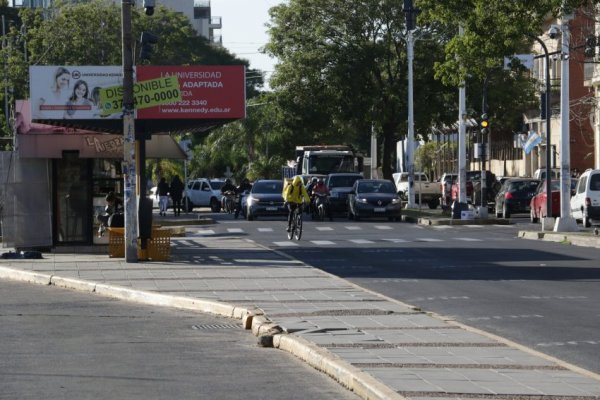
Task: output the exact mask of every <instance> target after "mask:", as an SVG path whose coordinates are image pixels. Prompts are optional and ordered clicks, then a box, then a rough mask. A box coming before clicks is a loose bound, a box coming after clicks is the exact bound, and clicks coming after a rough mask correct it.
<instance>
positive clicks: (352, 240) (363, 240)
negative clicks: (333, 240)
mask: <svg viewBox="0 0 600 400" xmlns="http://www.w3.org/2000/svg"><path fill="white" fill-rule="evenodd" d="M350 241H351V242H352V243H356V244H371V243H375V242H374V241H372V240H367V239H350Z"/></svg>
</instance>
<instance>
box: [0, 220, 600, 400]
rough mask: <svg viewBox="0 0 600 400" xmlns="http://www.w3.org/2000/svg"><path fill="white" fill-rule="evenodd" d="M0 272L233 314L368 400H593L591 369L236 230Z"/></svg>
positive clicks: (8, 263) (59, 257) (599, 383)
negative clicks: (153, 256) (129, 255)
mask: <svg viewBox="0 0 600 400" xmlns="http://www.w3.org/2000/svg"><path fill="white" fill-rule="evenodd" d="M182 219H183V218H182ZM0 278H3V279H13V280H21V281H29V282H33V283H38V284H44V285H47V284H54V285H56V286H59V287H65V288H71V289H77V290H83V291H89V292H94V293H96V294H98V295H102V296H110V297H115V298H120V299H126V300H131V301H138V302H143V303H146V304H153V305H158V306H166V307H179V308H187V309H194V310H198V311H202V312H208V313H213V314H217V315H222V316H225V317H228V318H235V319H238V320H239V321H240V325H241V326H243V327H244V328H247V329H252V332H253V333H254V334H255V335H257V336H259V341H260V343H261V344H263V345H273V346H274V347H277V348H279V349H282V350H285V351H288V352H290V353H292V354H294V355H296V356H297V357H299V358H301V359H302V360H304V361H305V362H307V363H309V364H310V365H312V366H314V367H315V368H317V369H319V370H321V371H324V372H325V373H327V374H328V375H330V376H332V377H333V378H334V379H336V380H337V381H339V382H340V383H341V384H342V385H344V386H346V387H348V388H349V389H351V390H353V391H355V392H356V393H357V394H358V395H359V396H360V397H362V398H365V399H402V398H410V399H449V398H453V399H457V398H470V399H472V398H478V399H501V400H506V399H531V400H533V399H536V400H537V399H543V400H545V399H559V398H560V399H561V400H563V399H567V400H569V399H573V400H575V399H578V400H579V399H583V400H588V399H589V400H591V399H596V400H597V399H600V376H599V375H598V374H594V373H592V372H589V371H586V370H583V369H581V368H578V367H576V366H573V365H569V364H567V363H565V362H562V361H560V360H557V359H554V358H552V357H549V356H546V355H543V354H541V353H538V352H535V351H533V350H531V349H528V348H525V347H523V346H520V345H518V344H515V343H512V342H510V341H507V340H505V339H502V338H499V337H495V336H493V335H490V334H487V333H485V332H481V331H478V330H476V329H473V328H470V327H467V326H464V325H462V324H459V323H457V322H455V321H452V320H449V319H447V318H444V317H442V316H439V315H434V314H431V313H427V312H423V311H421V310H419V309H415V308H413V307H411V306H410V305H407V304H402V303H400V302H397V301H395V300H392V299H389V298H387V297H383V296H381V295H379V294H376V293H373V292H370V291H368V290H365V289H362V288H360V287H357V286H355V285H353V284H351V283H349V282H347V281H345V280H343V279H340V278H337V277H335V276H333V275H330V274H327V273H325V272H323V271H321V270H319V269H316V268H312V267H310V266H307V265H305V264H303V263H301V262H299V261H296V260H293V259H290V258H289V257H287V256H286V255H285V254H283V253H280V252H277V251H273V250H270V249H266V248H264V247H262V246H260V245H258V244H256V243H254V242H252V241H249V240H245V239H242V238H240V237H237V236H235V235H227V236H221V237H215V236H211V237H175V238H173V239H172V256H171V259H170V260H169V262H139V263H125V262H124V260H123V259H111V258H109V257H108V256H106V255H98V254H81V253H77V254H56V253H53V254H44V259H41V260H19V259H17V260H3V259H0ZM250 367H251V368H253V367H254V366H250ZM275 397H277V396H275Z"/></svg>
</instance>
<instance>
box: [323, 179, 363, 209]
mask: <svg viewBox="0 0 600 400" xmlns="http://www.w3.org/2000/svg"><path fill="white" fill-rule="evenodd" d="M362 177H363V176H362V174H360V173H354V172H347V173H342V172H340V173H335V174H329V175H327V179H326V180H325V185H326V186H327V187H328V188H329V192H330V196H329V207H330V211H331V212H333V213H336V212H338V213H346V212H347V211H348V193H350V190H352V185H354V182H356V181H357V180H359V179H362Z"/></svg>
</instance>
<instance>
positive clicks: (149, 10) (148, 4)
mask: <svg viewBox="0 0 600 400" xmlns="http://www.w3.org/2000/svg"><path fill="white" fill-rule="evenodd" d="M155 5H156V0H144V10H145V11H146V15H153V14H154V6H155Z"/></svg>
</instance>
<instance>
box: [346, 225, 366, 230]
mask: <svg viewBox="0 0 600 400" xmlns="http://www.w3.org/2000/svg"><path fill="white" fill-rule="evenodd" d="M344 228H346V229H348V230H349V231H360V230H361V229H362V228H361V227H360V226H356V225H350V226H345V227H344Z"/></svg>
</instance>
